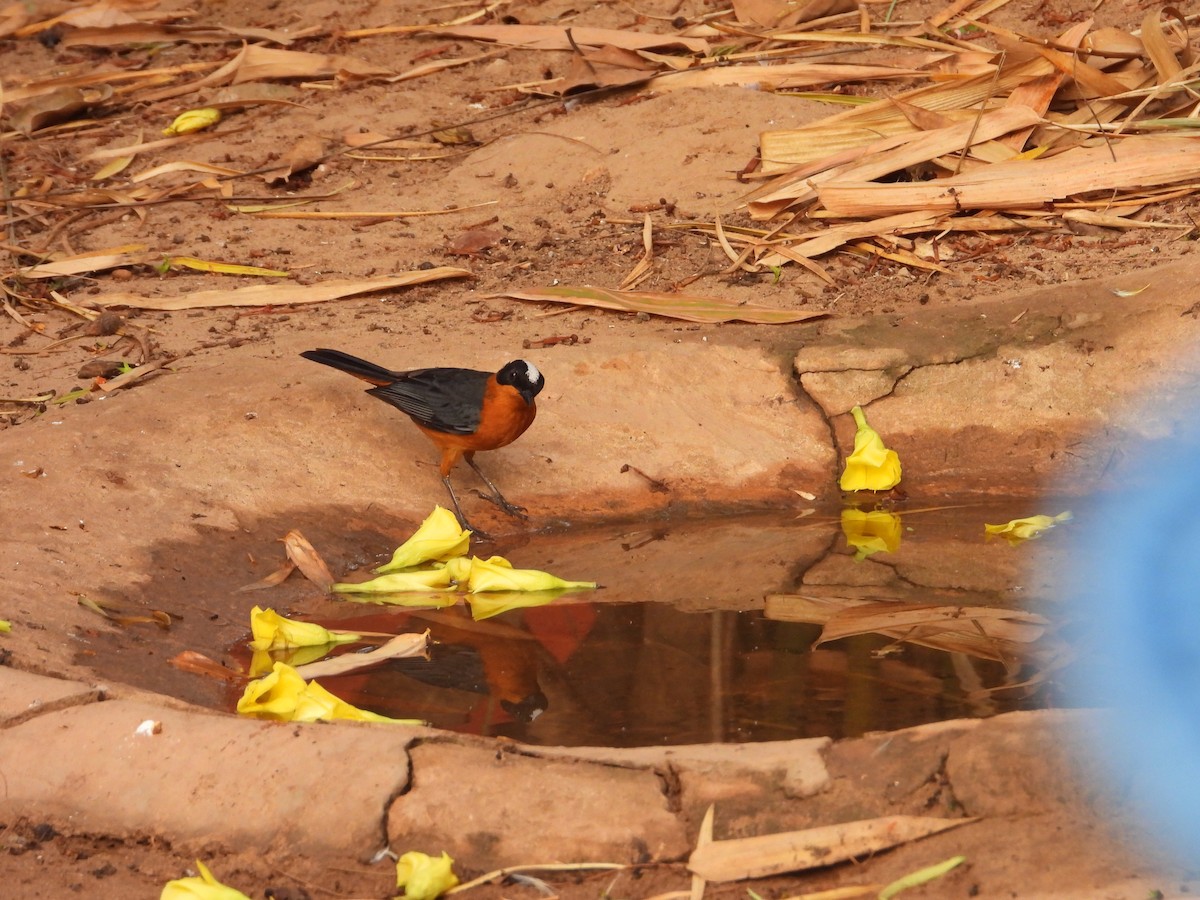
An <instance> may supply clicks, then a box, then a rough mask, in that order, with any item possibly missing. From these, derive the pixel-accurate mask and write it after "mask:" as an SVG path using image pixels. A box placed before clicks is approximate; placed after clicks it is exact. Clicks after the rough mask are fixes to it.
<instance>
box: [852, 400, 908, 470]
mask: <svg viewBox="0 0 1200 900" xmlns="http://www.w3.org/2000/svg"><path fill="white" fill-rule="evenodd" d="M850 414H851V415H853V416H854V422H855V424H856V425H858V430H857V431H855V433H854V450H853V452H852V453H851V454H850V455H849V456H848V457H847V458H846V468H845V470H844V471H843V472H842V477H841V479H840V480H839V482H838V484H839V485H841V488H842V490H843V491H887V490H891V489H892V488H894V487H895V486H896V485H898V484H899V483H900V457H899V456H898V455H897V453H896V451H895V450H889V449H888V448H887V447H885V446H884V444H883V438H881V437H880V436H879V435H878V434H877V433H876V432H875V430H874V429H873V428H872V427H871V426H870V425H868V424H867V417H866V414H865V413H863V411H862V407H861V406H856V407H854V409H852V410H850Z"/></svg>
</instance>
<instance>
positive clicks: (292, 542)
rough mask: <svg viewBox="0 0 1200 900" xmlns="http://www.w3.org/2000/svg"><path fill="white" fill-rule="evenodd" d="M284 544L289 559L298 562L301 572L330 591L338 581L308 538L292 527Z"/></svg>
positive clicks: (297, 566)
mask: <svg viewBox="0 0 1200 900" xmlns="http://www.w3.org/2000/svg"><path fill="white" fill-rule="evenodd" d="M283 546H284V547H285V548H286V550H287V555H288V559H290V560H291V561H292V562H294V563H295V564H296V568H298V569H299V570H300V573H301V574H302V575H303V576H304V577H305V578H307V579H308V580H309V581H311V582H312V583H313V584H315V585H316V586H317V587H319V588H320V589H321V590H323V591H328V590H329V589H330V588H331V587H333V585H334V583H335V582H336V581H337V579H336V578H334V577H333V573H332V572H330V571H329V566H327V565H325V560H323V559H322V558H321V554H319V553H317V551H316V549H315V548H314V547H313V545H312V544H310V543H309V542H308V539H307V538H306V537H305V536H304V535H302V534H301V533H300V532H299V531H297V530H296V529H292V530H291V531H289V532H288V533H287V534H286V535H284V538H283Z"/></svg>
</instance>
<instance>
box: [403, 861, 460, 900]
mask: <svg viewBox="0 0 1200 900" xmlns="http://www.w3.org/2000/svg"><path fill="white" fill-rule="evenodd" d="M453 866H454V860H453V859H451V858H450V854H449V853H446V852H445V851H443V852H442V855H441V856H437V857H434V856H429V855H428V854H426V853H417V852H416V851H410V852H408V853H405V854H404V855H403V856H401V857H400V859H399V860H397V861H396V887H398V888H404V896H405V898H406V900H434V898H435V897H440V896H441V895H442V894H444V893H445V892H446V891H448V890H450V888H452V887H454V886H455V885H456V884H458V876H457V875H455V874H454V870H453Z"/></svg>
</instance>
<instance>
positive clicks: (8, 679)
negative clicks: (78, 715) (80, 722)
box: [0, 666, 101, 728]
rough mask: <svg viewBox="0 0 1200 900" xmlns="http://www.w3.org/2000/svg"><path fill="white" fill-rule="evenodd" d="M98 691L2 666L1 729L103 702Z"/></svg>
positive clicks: (0, 679) (75, 683)
mask: <svg viewBox="0 0 1200 900" xmlns="http://www.w3.org/2000/svg"><path fill="white" fill-rule="evenodd" d="M100 696H101V690H100V689H99V688H97V687H91V686H89V685H85V684H80V683H78V682H75V681H63V680H62V679H60V678H46V677H45V676H43V675H35V674H33V673H32V672H22V671H21V670H20V669H13V668H11V667H9V666H0V728H8V727H10V726H12V725H19V724H20V723H21V722H24V721H26V720H27V719H30V718H33V717H34V716H37V715H41V714H43V713H48V712H53V711H55V710H59V709H66V708H67V707H71V706H78V705H80V704H83V703H91V702H93V701H96V700H99V699H100Z"/></svg>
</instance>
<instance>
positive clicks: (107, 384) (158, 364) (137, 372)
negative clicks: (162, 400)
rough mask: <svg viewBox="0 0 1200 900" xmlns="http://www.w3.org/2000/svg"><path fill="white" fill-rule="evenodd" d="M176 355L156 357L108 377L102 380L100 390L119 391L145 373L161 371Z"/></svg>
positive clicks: (139, 378) (151, 373)
mask: <svg viewBox="0 0 1200 900" xmlns="http://www.w3.org/2000/svg"><path fill="white" fill-rule="evenodd" d="M175 360H176V357H174V356H172V357H170V358H168V359H158V360H155V361H154V362H151V363H146V364H145V365H143V366H138V367H137V368H136V369H130V370H129V371H128V372H126V373H125V374H124V375H118V376H117V377H116V378H110V379H109V380H108V381H104V382H102V383H101V384H100V385H99V387H100V390H102V391H104V393H106V394H111V393H112V392H113V391H119V390H121V388H127V387H129V386H130V385H131V384H133V383H135V382H137V381H141V380H142V379H143V378H145V377H146V376H147V375H153V374H154V373H155V372H159V371H162V370H163V369H164V368H166V367H167V366H169V365H170V364H171V363H173V362H175Z"/></svg>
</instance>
